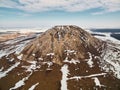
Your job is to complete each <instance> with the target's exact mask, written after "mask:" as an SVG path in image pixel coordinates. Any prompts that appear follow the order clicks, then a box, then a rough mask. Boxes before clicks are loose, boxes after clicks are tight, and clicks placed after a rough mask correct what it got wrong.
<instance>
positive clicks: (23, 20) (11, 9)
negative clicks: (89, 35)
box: [0, 0, 120, 28]
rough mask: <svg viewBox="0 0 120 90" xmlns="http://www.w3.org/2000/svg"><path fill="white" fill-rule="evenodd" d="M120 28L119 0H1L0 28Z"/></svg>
mask: <svg viewBox="0 0 120 90" xmlns="http://www.w3.org/2000/svg"><path fill="white" fill-rule="evenodd" d="M61 24H62V25H64V24H67V25H69V24H74V25H78V26H81V27H83V28H120V0H0V27H40V26H54V25H61Z"/></svg>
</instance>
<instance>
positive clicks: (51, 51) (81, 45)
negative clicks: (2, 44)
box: [22, 25, 103, 64]
mask: <svg viewBox="0 0 120 90" xmlns="http://www.w3.org/2000/svg"><path fill="white" fill-rule="evenodd" d="M102 43H103V42H102V41H100V40H98V39H96V38H95V37H93V36H92V35H90V34H89V33H87V32H86V31H84V30H83V29H81V28H79V27H77V26H72V25H71V26H55V27H53V28H51V29H49V30H48V31H46V32H45V33H43V34H42V35H41V36H39V37H38V38H36V39H34V40H33V41H32V42H31V43H29V45H27V46H26V47H25V49H24V50H23V51H22V53H23V54H24V56H23V60H26V59H27V58H28V59H29V60H33V59H35V58H36V59H37V58H49V59H50V60H52V61H53V62H54V63H57V64H62V62H63V60H64V59H65V58H66V56H67V53H70V55H69V59H72V58H74V59H79V60H83V59H85V58H87V57H88V53H87V52H91V53H94V54H99V53H98V52H97V49H98V48H99V47H100V46H101V45H102ZM49 56H51V58H50V57H49ZM28 59H27V60H28Z"/></svg>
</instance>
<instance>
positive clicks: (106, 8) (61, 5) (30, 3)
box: [0, 0, 120, 14]
mask: <svg viewBox="0 0 120 90" xmlns="http://www.w3.org/2000/svg"><path fill="white" fill-rule="evenodd" d="M0 7H7V8H16V9H20V10H23V11H27V12H42V11H51V10H62V11H67V12H80V11H85V10H89V9H94V8H101V10H102V11H98V12H93V14H103V13H108V12H116V11H120V0H18V1H17V2H16V1H15V0H0Z"/></svg>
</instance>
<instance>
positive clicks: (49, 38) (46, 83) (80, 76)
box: [0, 25, 120, 90]
mask: <svg viewBox="0 0 120 90" xmlns="http://www.w3.org/2000/svg"><path fill="white" fill-rule="evenodd" d="M113 53H114V54H113ZM0 90H120V48H119V47H116V45H115V44H114V43H110V42H105V41H102V40H100V39H98V38H95V37H94V36H92V35H91V34H90V33H88V32H86V31H85V30H83V29H82V28H80V27H78V26H74V25H59V26H55V27H53V28H51V29H49V30H47V31H45V32H43V33H39V34H30V35H29V36H28V35H26V36H19V37H16V38H15V39H11V40H7V41H3V42H0Z"/></svg>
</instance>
